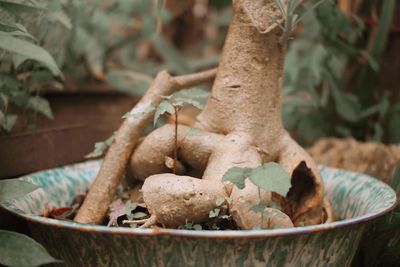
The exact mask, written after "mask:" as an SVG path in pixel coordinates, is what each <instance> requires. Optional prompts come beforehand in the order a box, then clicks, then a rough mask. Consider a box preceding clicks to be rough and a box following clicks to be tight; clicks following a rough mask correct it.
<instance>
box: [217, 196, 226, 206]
mask: <svg viewBox="0 0 400 267" xmlns="http://www.w3.org/2000/svg"><path fill="white" fill-rule="evenodd" d="M224 202H225V198H223V197H219V198H217V200H216V201H215V205H217V207H219V206H221V205H222V204H223V203H224Z"/></svg>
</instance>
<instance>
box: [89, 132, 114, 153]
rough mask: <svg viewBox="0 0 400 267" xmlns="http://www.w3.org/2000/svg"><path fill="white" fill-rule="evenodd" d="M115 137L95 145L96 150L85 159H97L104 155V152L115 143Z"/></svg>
mask: <svg viewBox="0 0 400 267" xmlns="http://www.w3.org/2000/svg"><path fill="white" fill-rule="evenodd" d="M114 139H115V137H114V135H112V136H110V137H109V138H108V139H107V140H105V141H103V142H97V143H96V144H94V150H93V151H92V152H90V153H89V154H87V155H86V156H85V158H97V157H100V156H102V155H103V154H104V152H105V151H106V150H107V149H108V148H109V147H110V146H111V144H112V143H113V142H114Z"/></svg>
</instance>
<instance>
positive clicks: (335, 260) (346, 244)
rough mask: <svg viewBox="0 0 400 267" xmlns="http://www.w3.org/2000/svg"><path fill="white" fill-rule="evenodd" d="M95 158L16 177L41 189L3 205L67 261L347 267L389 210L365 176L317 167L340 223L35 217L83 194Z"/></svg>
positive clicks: (388, 199)
mask: <svg viewBox="0 0 400 267" xmlns="http://www.w3.org/2000/svg"><path fill="white" fill-rule="evenodd" d="M100 164H101V163H100V161H89V162H85V163H80V164H75V165H70V166H66V167H63V168H57V169H52V170H47V171H42V172H38V173H35V174H31V175H27V176H24V177H22V178H21V179H23V180H26V181H30V182H32V183H34V184H37V185H40V186H41V187H42V188H40V189H38V190H36V191H34V192H32V193H31V194H29V195H27V196H25V197H23V198H20V199H18V200H15V201H11V202H8V203H6V204H4V206H5V208H6V209H8V210H10V211H12V212H14V213H16V214H18V215H20V216H22V217H24V218H25V219H26V220H27V221H28V223H29V227H30V229H31V232H32V235H33V237H34V238H35V239H36V240H37V241H39V242H40V243H42V244H43V245H44V246H45V247H46V248H47V249H48V251H49V252H50V254H51V255H53V256H54V257H56V258H60V259H62V260H63V261H64V264H65V265H67V266H174V267H175V266H350V264H351V261H352V258H353V256H354V254H355V252H356V250H357V248H358V246H359V243H360V240H361V236H362V234H363V231H364V229H365V227H366V226H367V224H368V223H369V222H371V221H372V220H374V219H376V218H378V217H380V216H382V215H384V214H385V213H387V212H389V211H390V210H392V209H393V208H394V207H395V205H396V194H395V192H394V191H393V190H392V189H391V188H390V187H389V186H387V185H386V184H384V183H382V182H380V181H378V180H376V179H374V178H371V177H369V176H367V175H364V174H358V173H354V172H348V171H343V170H338V169H333V168H327V167H321V174H322V176H323V179H324V183H325V190H326V192H325V194H326V196H327V197H328V199H329V200H330V201H331V203H332V207H333V211H334V214H335V215H336V216H338V217H340V218H342V219H343V220H340V221H336V222H333V223H328V224H323V225H315V226H306V227H297V228H291V229H273V230H251V231H194V230H174V229H131V228H108V227H106V226H98V225H83V224H78V223H73V222H67V221H58V220H54V219H49V218H43V217H41V216H40V214H42V213H43V212H44V211H45V210H48V209H50V208H52V207H61V206H68V205H70V204H71V202H72V201H73V199H74V197H75V196H77V195H79V194H83V193H85V191H86V190H88V188H89V186H90V184H91V182H92V181H93V180H94V178H95V177H96V174H97V172H98V170H99V167H100Z"/></svg>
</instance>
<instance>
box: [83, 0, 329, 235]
mask: <svg viewBox="0 0 400 267" xmlns="http://www.w3.org/2000/svg"><path fill="white" fill-rule="evenodd" d="M271 18H272V19H271ZM281 20H282V17H281V14H280V12H279V11H278V10H277V9H276V6H275V4H274V1H272V0H235V1H233V18H232V21H231V25H230V28H229V32H228V36H227V38H226V41H225V46H224V49H223V54H222V58H221V62H220V65H219V67H218V72H217V75H216V78H215V81H214V84H213V88H212V93H211V96H210V97H209V99H208V102H207V105H206V107H205V109H204V110H203V111H202V112H201V113H200V115H199V116H198V117H197V120H196V122H195V124H194V125H193V127H194V128H196V129H198V130H196V131H195V132H194V133H193V131H192V130H191V128H190V127H188V126H184V125H178V127H177V128H178V129H177V136H175V134H176V132H175V129H174V126H173V125H165V126H163V127H161V128H158V129H156V130H154V131H153V132H152V133H150V134H149V135H148V136H146V137H145V138H144V140H143V141H142V142H141V143H140V144H138V145H137V147H135V145H136V143H137V140H138V138H139V137H140V135H141V134H142V132H143V129H144V127H145V126H146V125H147V123H148V122H149V120H150V119H151V116H152V113H146V115H144V116H142V117H141V118H139V119H138V118H131V119H127V120H126V121H125V122H124V124H123V125H122V127H121V129H120V130H119V131H118V133H117V136H116V138H115V140H116V141H115V143H114V144H113V145H112V146H111V148H110V150H109V151H108V153H107V155H106V158H105V160H104V163H103V166H102V168H101V170H100V172H99V174H98V176H97V178H96V181H95V183H94V184H93V186H92V188H91V189H90V191H89V194H88V196H87V198H86V200H85V202H84V204H83V206H82V208H81V210H80V211H79V213H78V215H77V217H76V218H75V221H77V222H82V223H99V222H101V221H102V219H103V217H104V215H105V213H106V210H107V208H108V205H109V204H110V203H111V201H112V199H113V197H114V194H115V190H116V187H117V185H118V183H119V182H120V180H121V177H122V176H123V174H124V171H125V167H126V165H127V164H128V165H129V166H128V173H129V174H130V179H133V180H135V181H144V183H143V187H142V192H143V199H144V202H145V204H146V206H147V208H148V210H149V212H150V214H151V217H150V219H149V220H147V221H142V222H141V223H144V225H142V227H149V226H151V225H153V224H157V223H158V224H162V225H165V226H166V227H177V226H179V225H183V224H185V222H187V221H190V222H194V223H202V222H206V221H207V220H209V212H210V210H212V209H214V208H216V207H217V204H216V201H217V200H218V199H220V198H224V199H229V200H230V201H228V200H226V206H227V210H223V211H222V212H225V213H229V214H230V215H231V216H232V218H233V220H234V221H235V223H236V224H237V225H238V226H239V227H240V229H254V228H263V229H267V228H285V227H293V226H303V225H312V224H319V223H324V222H327V221H330V220H332V214H331V209H330V205H329V203H328V201H326V200H324V195H323V192H324V187H323V182H322V179H321V176H320V174H319V171H318V169H317V167H316V165H315V163H314V161H313V160H312V159H311V157H310V156H309V155H308V154H307V153H306V152H305V150H303V149H302V148H301V147H300V146H299V145H298V144H297V143H296V142H295V141H294V140H293V139H292V138H291V137H290V136H289V134H288V133H287V132H286V131H285V130H284V129H283V127H282V123H281V114H280V112H281V108H280V105H281V104H280V102H281V96H280V92H281V89H280V81H281V79H282V72H283V71H282V70H283V58H284V52H285V47H283V46H281V45H280V44H279V38H280V36H281V34H282V32H281V29H280V28H279V27H278V25H277V24H276V23H277V22H279V21H281ZM210 74H215V73H213V72H212V71H210V72H206V74H201V75H203V76H202V77H203V79H196V82H203V81H207V80H209V79H210V77H211V75H210ZM198 75H200V74H194V76H191V77H197V76H198ZM181 78H182V79H183V77H181ZM179 79H180V77H175V78H172V77H171V76H169V75H168V74H167V73H165V72H162V73H160V74H159V75H158V76H157V77H156V79H155V81H154V84H153V85H152V86H151V87H150V89H149V90H148V92H147V93H146V95H145V96H144V97H143V99H142V100H141V101H140V102H139V104H138V105H137V106H136V107H135V108H134V110H133V111H134V112H133V113H138V112H139V111H140V110H143V109H144V108H145V107H146V105H147V106H148V105H149V103H150V102H151V103H152V104H153V105H157V103H159V102H160V96H162V95H169V94H171V93H172V92H173V91H174V90H175V89H177V88H181V87H183V85H184V86H190V85H192V83H188V82H186V83H182V82H181V83H178V82H177V81H178V80H179ZM185 79H186V78H185ZM175 138H177V140H176V139H175ZM176 143H177V144H178V163H177V164H176V166H179V168H176V171H177V172H178V169H179V175H178V174H172V173H171V164H170V160H171V158H173V157H174V156H173V155H174V149H175V144H176ZM134 147H135V149H134ZM133 150H134V151H133ZM132 151H133V154H132V155H131V152H132ZM271 161H274V162H277V163H279V164H280V165H281V166H282V167H283V168H284V169H285V170H286V171H287V172H288V173H289V174H290V175H291V179H292V181H291V183H292V187H291V189H290V191H289V193H288V195H287V197H281V196H279V195H277V194H274V193H272V192H270V191H267V190H259V188H258V187H256V186H255V185H254V184H253V183H251V182H250V180H249V179H246V181H245V185H246V186H245V188H244V189H239V188H237V187H236V186H233V185H232V184H231V183H229V182H223V181H222V177H223V175H224V174H225V172H226V171H228V170H229V169H230V168H232V167H250V168H253V167H258V166H260V165H262V164H264V163H267V162H271ZM272 199H273V200H274V202H278V203H279V204H280V205H281V206H282V207H283V210H278V209H275V208H273V207H271V200H272ZM260 201H262V202H263V203H264V205H265V206H266V207H268V208H267V209H268V211H269V212H271V214H273V215H272V216H270V218H269V219H268V220H264V217H263V215H262V213H258V212H254V211H252V210H251V207H253V206H254V205H257V204H259V203H260Z"/></svg>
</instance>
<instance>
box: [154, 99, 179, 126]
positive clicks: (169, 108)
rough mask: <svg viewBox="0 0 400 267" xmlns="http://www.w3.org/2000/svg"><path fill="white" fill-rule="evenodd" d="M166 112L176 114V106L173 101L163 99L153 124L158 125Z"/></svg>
mask: <svg viewBox="0 0 400 267" xmlns="http://www.w3.org/2000/svg"><path fill="white" fill-rule="evenodd" d="M164 113H168V114H171V115H173V114H175V108H174V106H173V105H172V104H171V103H169V102H168V101H162V102H161V103H160V105H159V106H158V107H157V109H156V113H155V114H154V121H153V125H156V123H157V121H158V119H159V118H160V116H161V115H163V114H164Z"/></svg>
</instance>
